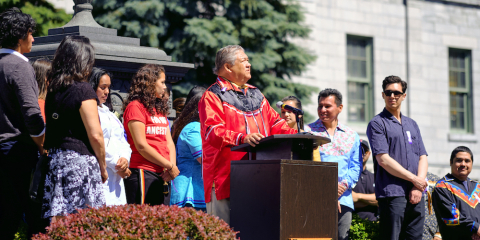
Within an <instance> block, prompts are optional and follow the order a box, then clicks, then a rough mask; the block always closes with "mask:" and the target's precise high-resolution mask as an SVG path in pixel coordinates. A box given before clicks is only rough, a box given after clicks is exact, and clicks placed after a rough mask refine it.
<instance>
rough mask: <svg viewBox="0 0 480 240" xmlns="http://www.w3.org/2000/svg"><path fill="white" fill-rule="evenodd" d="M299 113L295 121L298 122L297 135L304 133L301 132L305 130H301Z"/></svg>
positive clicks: (296, 114)
mask: <svg viewBox="0 0 480 240" xmlns="http://www.w3.org/2000/svg"><path fill="white" fill-rule="evenodd" d="M298 115H299V114H298V113H295V120H296V121H297V131H298V133H297V134H302V132H301V131H300V130H303V129H301V128H300V117H298Z"/></svg>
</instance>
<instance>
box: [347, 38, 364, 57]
mask: <svg viewBox="0 0 480 240" xmlns="http://www.w3.org/2000/svg"><path fill="white" fill-rule="evenodd" d="M366 47H367V41H366V40H362V39H352V38H348V39H347V56H350V57H361V58H365V57H366V56H367V50H366Z"/></svg>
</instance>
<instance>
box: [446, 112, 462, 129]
mask: <svg viewBox="0 0 480 240" xmlns="http://www.w3.org/2000/svg"><path fill="white" fill-rule="evenodd" d="M465 125H466V123H465V112H459V111H451V112H450V127H451V128H454V129H460V130H464V129H465Z"/></svg>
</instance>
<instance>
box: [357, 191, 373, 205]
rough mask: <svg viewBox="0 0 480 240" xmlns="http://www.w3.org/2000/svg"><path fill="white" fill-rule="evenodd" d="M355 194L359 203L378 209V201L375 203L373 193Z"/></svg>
mask: <svg viewBox="0 0 480 240" xmlns="http://www.w3.org/2000/svg"><path fill="white" fill-rule="evenodd" d="M356 194H357V198H358V201H359V202H361V203H365V204H367V205H371V206H376V207H378V201H377V198H376V197H375V193H370V194H366V193H356Z"/></svg>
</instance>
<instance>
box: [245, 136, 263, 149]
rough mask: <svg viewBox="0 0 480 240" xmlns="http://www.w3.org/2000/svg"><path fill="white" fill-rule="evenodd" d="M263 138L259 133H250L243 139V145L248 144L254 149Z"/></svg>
mask: <svg viewBox="0 0 480 240" xmlns="http://www.w3.org/2000/svg"><path fill="white" fill-rule="evenodd" d="M262 138H264V136H263V135H262V134H260V133H250V134H248V135H247V136H245V137H244V138H243V143H248V144H250V146H252V147H255V145H256V144H258V143H259V142H258V141H260V140H261V139H262Z"/></svg>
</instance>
